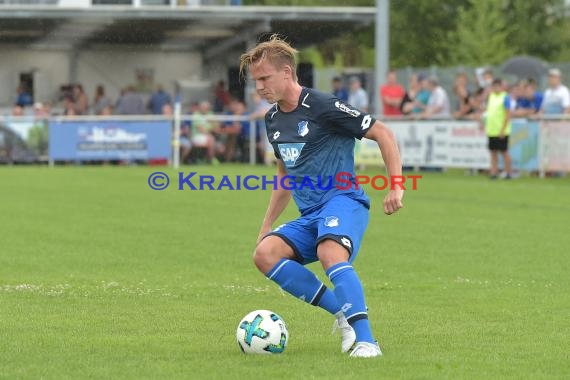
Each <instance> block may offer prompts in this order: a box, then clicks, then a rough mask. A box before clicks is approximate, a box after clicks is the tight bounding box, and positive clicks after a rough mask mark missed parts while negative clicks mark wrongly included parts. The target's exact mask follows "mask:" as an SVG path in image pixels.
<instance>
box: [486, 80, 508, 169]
mask: <svg viewBox="0 0 570 380" xmlns="http://www.w3.org/2000/svg"><path fill="white" fill-rule="evenodd" d="M511 102H512V100H511V97H510V96H509V95H508V94H507V92H506V91H505V90H504V85H503V81H502V80H501V79H499V78H496V79H494V80H493V84H492V85H491V93H490V94H489V98H488V101H487V118H486V121H485V129H486V132H487V136H488V138H489V151H490V152H491V171H490V176H491V179H496V178H497V177H498V172H499V168H498V165H499V152H500V153H501V154H502V155H503V161H504V163H505V172H506V178H507V179H510V178H512V177H511V176H512V168H511V156H510V154H509V135H510V134H511V115H512V111H511V109H512V104H511Z"/></svg>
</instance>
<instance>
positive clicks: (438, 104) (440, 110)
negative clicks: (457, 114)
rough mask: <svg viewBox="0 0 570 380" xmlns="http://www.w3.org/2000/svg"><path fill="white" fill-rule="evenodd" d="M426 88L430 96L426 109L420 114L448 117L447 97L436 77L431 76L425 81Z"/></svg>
mask: <svg viewBox="0 0 570 380" xmlns="http://www.w3.org/2000/svg"><path fill="white" fill-rule="evenodd" d="M426 88H427V90H428V91H429V92H430V97H429V102H428V104H427V107H426V110H425V112H424V113H423V114H422V116H423V117H449V116H450V114H449V108H450V106H449V97H448V96H447V92H445V90H444V89H443V87H441V86H440V85H439V80H438V79H437V77H435V76H431V77H430V78H429V79H428V80H427V82H426Z"/></svg>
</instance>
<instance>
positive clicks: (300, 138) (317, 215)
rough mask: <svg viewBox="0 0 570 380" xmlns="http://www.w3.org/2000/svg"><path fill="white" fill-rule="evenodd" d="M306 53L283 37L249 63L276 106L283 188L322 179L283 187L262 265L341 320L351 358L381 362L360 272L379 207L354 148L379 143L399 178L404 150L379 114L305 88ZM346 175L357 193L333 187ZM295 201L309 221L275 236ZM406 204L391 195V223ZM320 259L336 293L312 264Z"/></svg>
mask: <svg viewBox="0 0 570 380" xmlns="http://www.w3.org/2000/svg"><path fill="white" fill-rule="evenodd" d="M296 52H297V51H296V50H295V49H294V48H293V47H291V46H290V45H289V44H288V43H287V42H285V41H284V40H282V39H280V38H279V37H277V36H275V35H274V36H272V37H271V39H270V40H269V41H266V42H262V43H259V44H258V45H257V46H255V47H253V48H252V49H251V50H249V51H247V52H246V53H244V54H242V56H241V58H240V69H241V72H242V74H244V73H245V71H246V70H248V69H249V72H250V74H251V77H252V78H253V80H254V81H255V86H256V91H257V93H258V94H259V95H261V96H262V97H263V98H265V99H266V100H267V101H269V102H270V103H275V104H274V106H272V108H271V109H270V110H269V111H268V112H267V114H266V116H265V122H266V130H267V136H268V138H269V142H270V143H271V144H272V146H273V149H274V152H275V156H276V158H277V177H278V182H277V183H278V184H280V183H281V181H282V179H283V177H284V176H286V175H289V176H292V177H294V178H295V179H296V181H298V182H301V181H302V179H303V178H306V177H309V178H310V179H311V181H312V186H301V184H302V183H301V184H299V183H297V182H295V181H292V182H291V183H289V186H288V188H293V190H291V191H290V190H288V189H287V188H285V187H283V186H280V185H279V186H276V188H275V189H274V190H273V192H272V194H271V199H270V201H269V207H268V209H267V212H266V214H265V217H264V219H263V223H262V226H261V230H260V232H259V236H258V241H257V245H256V248H255V253H254V256H253V261H254V263H255V265H256V266H257V268H258V269H259V270H260V271H261V272H262V273H263V274H265V276H267V278H269V279H270V280H273V281H274V282H276V283H277V284H278V285H279V286H280V287H281V288H282V289H283V290H285V291H287V292H288V293H290V294H292V295H293V296H295V297H297V298H299V299H301V300H303V301H305V302H307V303H310V304H312V305H315V306H319V307H321V308H323V309H325V310H326V311H328V312H329V313H331V314H333V315H334V316H335V317H336V320H335V321H334V322H335V323H334V327H336V328H340V331H341V334H342V352H350V356H352V357H376V356H380V355H382V352H381V350H380V347H379V345H378V343H377V341H376V340H375V338H374V336H373V334H372V331H371V329H370V324H369V321H368V312H367V307H366V304H365V299H364V292H363V289H362V285H361V283H360V280H359V278H358V276H357V274H356V272H355V270H354V268H353V267H352V262H353V261H354V259H355V258H356V256H357V254H358V250H359V248H360V244H361V241H362V237H363V235H364V231H365V229H366V226H367V224H368V212H369V208H370V201H369V199H368V197H367V196H366V194H365V193H364V191H363V190H362V188H360V187H357V186H355V178H354V144H355V138H357V139H361V138H362V137H366V138H368V139H372V140H375V141H376V142H377V143H378V145H379V147H380V148H381V153H382V156H383V158H384V161H385V163H386V167H387V170H388V173H389V174H390V175H391V176H399V175H401V174H402V172H401V170H402V164H401V161H400V156H399V153H398V147H397V144H396V141H395V138H394V135H393V133H392V132H391V131H390V130H388V129H387V128H386V127H385V126H384V125H383V124H382V123H381V122H379V121H376V120H375V119H374V118H373V117H371V116H370V115H368V114H366V113H364V112H361V111H360V110H357V109H355V108H354V107H352V106H350V105H348V104H345V103H343V102H342V101H340V100H339V99H338V98H335V97H334V96H333V95H330V94H325V93H322V92H319V91H316V90H313V89H309V88H305V87H302V86H300V85H299V83H298V82H297V74H296V63H295V53H296ZM341 172H346V173H351V183H352V185H353V186H351V187H350V189H347V190H343V189H341V188H339V187H337V186H329V183H328V182H327V181H328V180H324V179H323V178H329V176H332V177H333V179H334V178H335V176H336V175H337V174H338V173H341ZM319 176H321V182H322V183H319V179H318V178H319ZM331 182H332V181H331ZM335 184H338V182H336V181H335ZM345 185H346V183H343V184H342V186H344V187H346V186H345ZM291 195H292V196H293V199H294V200H295V203H296V204H297V207H298V209H299V212H300V213H301V215H300V217H299V218H298V219H296V220H294V221H291V222H289V223H286V224H283V225H281V226H279V227H277V228H275V229H273V227H272V226H273V223H274V222H275V221H276V220H277V218H278V217H279V215H280V214H281V213H282V212H283V210H284V209H285V207H286V206H287V204H288V202H289V200H290V199H291ZM402 197H403V190H402V189H400V188H398V187H397V188H396V189H394V190H390V191H389V193H388V194H387V196H386V197H385V199H384V212H385V213H386V214H388V215H390V214H393V213H395V212H396V211H398V210H399V209H400V208H401V207H403V205H402ZM317 260H318V261H320V262H321V264H322V266H323V268H324V270H325V271H326V274H327V276H328V278H329V279H330V280H331V282H332V284H333V285H334V291H333V290H330V289H329V288H327V287H326V286H325V285H324V284H323V283H322V282H321V281H319V279H318V278H317V277H316V276H315V274H314V273H312V272H311V271H309V270H308V269H307V268H306V267H305V266H304V265H306V264H309V263H312V262H315V261H317ZM333 331H334V330H333Z"/></svg>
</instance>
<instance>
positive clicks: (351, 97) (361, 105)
mask: <svg viewBox="0 0 570 380" xmlns="http://www.w3.org/2000/svg"><path fill="white" fill-rule="evenodd" d="M349 84H350V92H349V93H348V104H350V105H351V106H353V107H354V108H356V109H357V110H360V111H362V112H368V94H367V93H366V91H364V89H363V88H362V84H361V83H360V79H359V78H358V77H356V76H354V77H351V78H350V80H349Z"/></svg>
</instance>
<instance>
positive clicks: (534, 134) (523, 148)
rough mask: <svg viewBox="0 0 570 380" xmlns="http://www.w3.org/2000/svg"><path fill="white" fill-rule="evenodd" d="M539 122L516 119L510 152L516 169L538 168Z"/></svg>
mask: <svg viewBox="0 0 570 380" xmlns="http://www.w3.org/2000/svg"><path fill="white" fill-rule="evenodd" d="M539 128H540V126H539V123H538V122H536V121H532V120H529V121H526V120H521V119H518V120H517V119H515V120H513V122H512V130H511V135H510V137H509V153H510V154H511V158H512V161H513V168H514V169H515V170H524V171H534V170H538V139H539V130H540V129H539Z"/></svg>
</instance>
